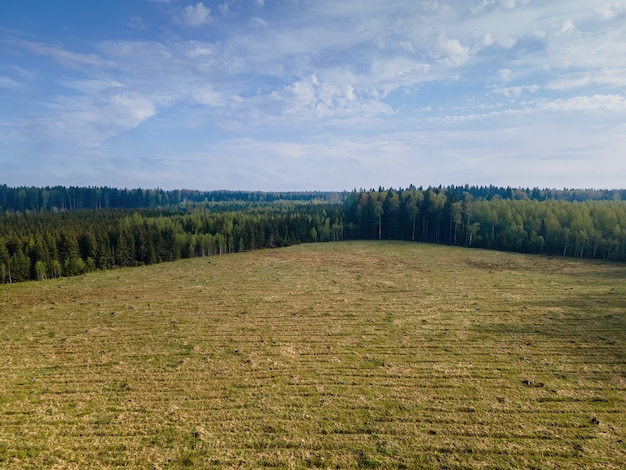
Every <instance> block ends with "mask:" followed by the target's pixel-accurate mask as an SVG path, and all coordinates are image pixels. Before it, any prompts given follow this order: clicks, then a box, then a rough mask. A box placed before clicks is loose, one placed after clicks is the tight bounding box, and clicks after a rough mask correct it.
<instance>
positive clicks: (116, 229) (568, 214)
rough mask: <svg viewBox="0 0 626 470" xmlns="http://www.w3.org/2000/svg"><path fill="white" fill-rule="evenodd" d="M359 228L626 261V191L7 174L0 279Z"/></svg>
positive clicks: (376, 235)
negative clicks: (127, 181)
mask: <svg viewBox="0 0 626 470" xmlns="http://www.w3.org/2000/svg"><path fill="white" fill-rule="evenodd" d="M358 239H380V240H409V241H420V242H429V243H440V244H449V245H458V246H465V247H478V248H488V249H496V250H504V251H516V252H521V253H538V254H548V255H559V256H570V257H579V258H594V259H604V260H612V261H626V190H621V189H620V190H592V189H589V190H579V189H562V190H555V189H538V188H533V189H523V188H500V187H494V186H449V187H436V188H433V187H429V188H427V189H424V188H421V187H420V188H416V187H414V186H410V187H408V188H404V189H385V188H382V187H381V188H378V189H377V190H376V189H370V190H364V189H360V190H356V189H355V190H353V191H350V192H245V191H208V192H207V191H192V190H175V191H166V190H161V189H148V190H147V189H116V188H106V187H102V188H81V187H60V186H59V187H47V188H35V187H19V188H11V187H7V186H6V185H0V283H12V282H20V281H26V280H30V279H36V280H42V279H46V278H55V277H60V276H73V275H78V274H83V273H85V272H88V271H92V270H96V269H113V268H117V267H126V266H139V265H144V264H153V263H160V262H165V261H173V260H176V259H179V258H189V257H196V256H211V255H216V254H223V253H233V252H240V251H250V250H256V249H261V248H274V247H280V246H287V245H293V244H297V243H313V242H326V241H339V240H358Z"/></svg>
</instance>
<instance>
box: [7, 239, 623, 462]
mask: <svg viewBox="0 0 626 470" xmlns="http://www.w3.org/2000/svg"><path fill="white" fill-rule="evenodd" d="M625 438H626V266H625V265H622V264H605V263H598V262H589V261H578V260H566V259H561V258H546V257H536V256H535V257H533V256H523V255H516V254H507V253H499V252H489V251H479V250H463V249H457V248H450V247H442V246H435V245H423V244H416V243H414V244H410V243H383V242H378V243H377V242H371V243H369V242H355V243H348V242H344V243H333V244H314V245H300V246H294V247H290V248H286V249H276V250H265V251H257V252H251V253H242V254H234V255H227V256H221V257H212V258H202V259H200V258H197V259H192V260H183V261H179V262H176V263H169V264H161V265H156V266H150V267H142V268H133V269H126V270H112V271H107V272H97V273H92V274H88V275H86V276H82V277H77V278H67V279H58V280H50V281H44V282H37V283H34V282H33V283H24V284H15V285H2V286H0V467H2V468H16V469H17V468H20V469H22V468H77V469H78V468H81V469H82V468H118V467H127V468H146V469H150V468H220V467H244V468H259V467H270V468H320V467H321V468H355V467H361V468H503V469H504V468H541V469H549V468H554V469H556V468H559V469H562V468H580V469H589V468H598V469H600V468H601V469H611V468H614V469H622V468H625V467H626V443H625V442H624V440H623V439H625Z"/></svg>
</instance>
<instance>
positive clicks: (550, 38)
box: [0, 0, 626, 190]
mask: <svg viewBox="0 0 626 470" xmlns="http://www.w3.org/2000/svg"><path fill="white" fill-rule="evenodd" d="M2 183H4V184H8V185H9V186H20V185H28V186H30V185H36V186H46V185H56V184H63V185H78V186H116V187H128V188H135V187H149V188H155V187H159V188H164V189H174V188H191V189H202V190H211V189H244V190H343V189H347V190H350V189H353V188H366V189H367V188H371V187H378V186H384V187H396V188H397V187H406V186H408V185H409V184H415V185H416V186H420V185H422V186H429V185H439V184H442V185H449V184H455V185H462V184H466V183H467V184H477V185H489V184H493V185H497V186H514V187H518V186H522V187H535V186H538V187H542V188H544V187H549V188H563V187H576V188H590V187H594V188H616V187H620V188H623V187H625V186H626V0H608V1H606V2H605V1H604V0H423V1H420V0H387V1H382V0H216V1H213V0H203V1H200V2H197V1H196V0H191V1H187V0H106V1H104V0H102V1H100V0H94V1H85V0H61V1H50V0H2V1H0V184H2Z"/></svg>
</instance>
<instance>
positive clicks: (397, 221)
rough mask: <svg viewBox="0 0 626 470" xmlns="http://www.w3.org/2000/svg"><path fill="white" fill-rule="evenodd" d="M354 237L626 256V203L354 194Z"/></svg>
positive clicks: (436, 193)
mask: <svg viewBox="0 0 626 470" xmlns="http://www.w3.org/2000/svg"><path fill="white" fill-rule="evenodd" d="M346 234H347V237H348V238H361V239H385V240H413V241H424V242H432V243H443V244H450V245H459V246H466V247H480V248H489V249H497V250H503V251H516V252H521V253H544V254H552V255H562V256H575V257H581V258H583V257H585V258H600V259H606V260H619V261H626V201H623V200H603V199H599V198H594V199H591V200H584V201H578V200H574V201H565V200H558V199H546V200H544V199H540V200H535V199H530V198H529V197H518V198H516V199H512V198H509V199H503V198H502V197H500V196H498V195H496V196H494V197H492V198H491V199H486V198H484V199H477V198H475V197H474V196H473V195H472V194H470V193H468V192H463V193H461V195H460V196H459V192H458V191H457V190H456V188H452V189H444V188H442V189H439V188H436V189H427V190H425V191H421V190H417V189H408V190H398V191H396V190H392V189H389V190H384V189H379V190H378V191H367V192H358V193H356V192H354V193H352V194H350V195H349V197H348V198H347V201H346Z"/></svg>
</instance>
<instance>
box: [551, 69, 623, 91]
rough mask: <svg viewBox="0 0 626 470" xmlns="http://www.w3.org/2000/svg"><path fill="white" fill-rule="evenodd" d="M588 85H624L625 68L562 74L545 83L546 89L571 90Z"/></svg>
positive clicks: (619, 86) (621, 86)
mask: <svg viewBox="0 0 626 470" xmlns="http://www.w3.org/2000/svg"><path fill="white" fill-rule="evenodd" d="M590 86H594V87H595V86H608V87H618V88H623V87H626V69H623V68H615V69H612V70H598V71H593V72H591V71H588V72H577V73H571V74H564V75H561V76H559V77H558V78H555V79H553V80H550V81H549V82H548V83H547V84H546V89H548V90H571V89H574V88H585V87H590Z"/></svg>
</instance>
